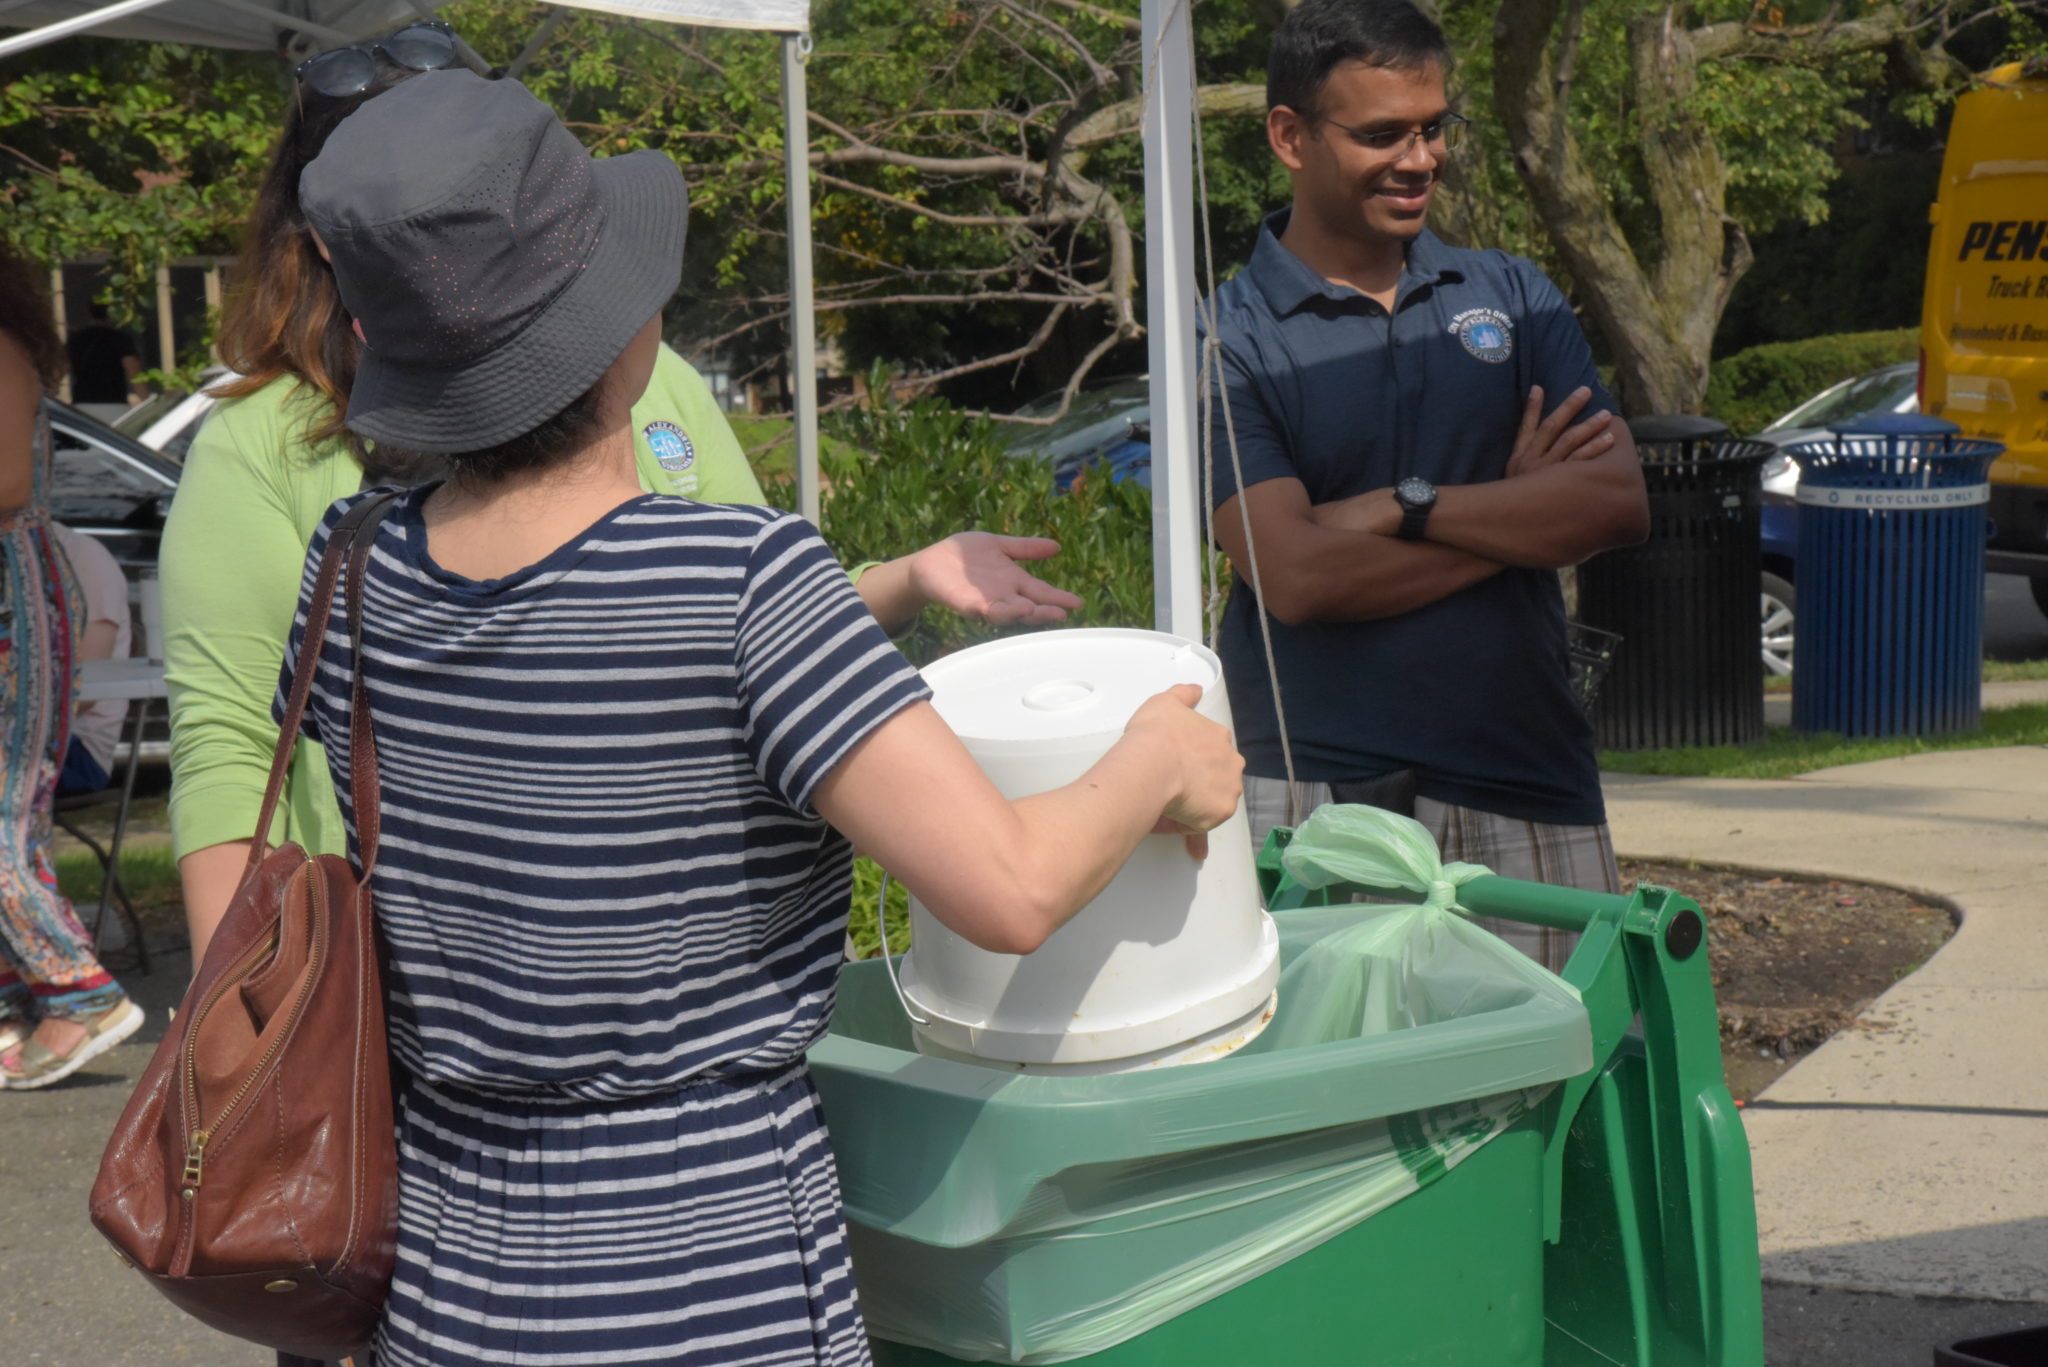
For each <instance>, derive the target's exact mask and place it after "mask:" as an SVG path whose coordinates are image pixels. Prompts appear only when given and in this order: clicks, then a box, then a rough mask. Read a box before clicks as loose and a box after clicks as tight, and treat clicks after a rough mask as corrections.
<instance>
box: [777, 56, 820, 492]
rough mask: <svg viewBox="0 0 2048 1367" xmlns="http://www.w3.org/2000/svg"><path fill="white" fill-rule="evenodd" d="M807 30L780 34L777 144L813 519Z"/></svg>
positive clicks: (804, 473) (804, 477)
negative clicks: (779, 133) (780, 157)
mask: <svg viewBox="0 0 2048 1367" xmlns="http://www.w3.org/2000/svg"><path fill="white" fill-rule="evenodd" d="M810 48H811V37H810V35H809V34H808V33H785V34H783V35H782V145H783V156H784V157H785V158H786V161H785V165H784V170H785V173H786V175H787V178H788V182H789V191H788V195H787V199H788V203H789V395H790V404H791V406H792V407H793V408H794V410H795V418H796V510H797V511H798V512H799V513H801V514H803V515H804V516H805V517H806V518H808V519H810V521H811V524H812V525H813V526H819V525H822V524H821V523H820V522H819V507H818V320H817V314H816V312H815V310H814V309H813V308H812V303H811V135H810V111H809V100H808V98H807V96H806V92H805V89H804V59H805V58H806V57H807V56H808V55H809V53H810Z"/></svg>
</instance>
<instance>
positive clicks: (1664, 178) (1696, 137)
mask: <svg viewBox="0 0 2048 1367" xmlns="http://www.w3.org/2000/svg"><path fill="white" fill-rule="evenodd" d="M1583 11H1584V0H1573V3H1572V4H1571V5H1570V6H1569V8H1567V6H1566V4H1565V3H1564V0H1504V3H1503V4H1502V5H1501V6H1500V10H1499V13H1498V17H1497V18H1496V19H1495V23H1494V42H1493V47H1494V91H1493V94H1494V110H1495V113H1496V114H1497V115H1498V116H1499V118H1500V121H1501V124H1502V126H1503V127H1504V128H1505V129H1506V130H1507V134H1508V137H1509V140H1510V146H1511V148H1512V150H1513V152H1514V160H1515V169H1516V170H1517V171H1518V172H1519V173H1520V175H1521V177H1522V181H1523V184H1524V185H1526V186H1527V187H1528V190H1529V196H1530V199H1531V201H1532V202H1533V204H1534V206H1535V209H1536V213H1537V216H1538V217H1539V218H1540V219H1541V220H1542V222H1543V226H1544V229H1545V231H1546V232H1547V233H1548V234H1549V236H1550V239H1551V241H1552V242H1553V243H1554V244H1555V245H1556V247H1557V251H1558V255H1559V256H1560V257H1561V258H1562V259H1563V260H1564V263H1565V265H1566V267H1567V268H1568V269H1569V270H1570V271H1571V274H1572V279H1573V281H1574V282H1575V283H1576V285H1577V286H1578V292H1579V295H1580V297H1581V299H1582V300H1583V302H1584V304H1585V307H1586V311H1587V312H1588V313H1589V314H1591V315H1592V318H1593V322H1594V324H1595V326H1597V327H1598V328H1599V329H1600V333H1601V335H1602V337H1603V338H1604V339H1605V340H1606V342H1607V344H1608V348H1609V350H1610V351H1611V352H1612V353H1613V355H1614V362H1615V389H1616V390H1617V393H1616V396H1615V397H1616V398H1617V399H1618V400H1619V401H1620V403H1621V406H1622V409H1623V411H1624V412H1627V413H1636V414H1639V413H1695V412H1698V411H1699V408H1700V405H1701V402H1702V401H1703V400H1704V399H1705V397H1706V391H1707V363H1708V358H1709V356H1710V354H1711V349H1712V346H1713V339H1714V328H1715V326H1716V325H1717V324H1718V323H1719V322H1720V320H1721V310H1722V309H1723V308H1724V307H1725V306H1726V305H1727V302H1728V291H1729V290H1730V289H1731V288H1732V287H1733V285H1734V283H1735V281H1736V280H1737V279H1739V278H1740V277H1741V274H1742V272H1743V271H1744V270H1746V269H1747V268H1748V265H1749V245H1748V242H1747V241H1746V240H1744V239H1743V238H1742V237H1741V234H1740V230H1739V229H1734V228H1733V225H1732V224H1731V222H1730V221H1729V219H1728V217H1727V215H1726V214H1725V213H1724V212H1723V202H1724V194H1725V191H1726V186H1727V172H1726V169H1725V167H1723V165H1722V163H1721V158H1720V153H1719V152H1718V151H1717V150H1716V149H1715V147H1714V144H1713V141H1712V139H1711V138H1709V137H1708V136H1707V135H1706V133H1705V131H1704V130H1703V129H1701V128H1700V127H1699V126H1698V123H1697V121H1696V120H1694V119H1693V118H1691V116H1690V115H1688V114H1687V112H1686V111H1685V108H1684V103H1683V102H1684V99H1685V97H1686V96H1687V95H1688V94H1689V93H1690V91H1691V88H1692V80H1693V65H1692V62H1693V58H1692V53H1691V49H1690V45H1689V43H1688V42H1687V41H1686V36H1685V34H1684V31H1683V30H1682V29H1680V28H1679V27H1678V26H1677V25H1676V23H1675V22H1673V21H1672V19H1671V16H1670V15H1669V14H1668V13H1666V14H1662V15H1654V14H1653V15H1649V16H1645V17H1644V18H1643V19H1640V20H1638V21H1637V22H1636V23H1635V24H1633V25H1631V28H1630V59H1631V62H1632V63H1633V64H1634V66H1635V69H1634V72H1633V75H1634V79H1635V85H1636V93H1637V97H1638V100H1639V101H1640V102H1641V104H1642V106H1643V122H1644V132H1645V138H1644V147H1643V160H1644V164H1645V166H1646V168H1647V169H1648V172H1649V177H1650V182H1651V187H1652V198H1653V202H1654V204H1655V207H1656V210H1657V214H1658V218H1659V220H1660V223H1659V226H1660V229H1661V233H1660V245H1661V251H1660V254H1659V256H1658V259H1657V260H1656V261H1655V262H1654V263H1653V264H1651V265H1649V266H1647V267H1646V266H1645V264H1644V262H1643V261H1642V260H1641V259H1639V258H1638V256H1637V254H1636V252H1635V249H1634V248H1633V247H1631V246H1630V245H1629V241H1628V238H1627V237H1626V236H1625V235H1624V234H1623V233H1622V230H1621V224H1620V223H1619V222H1618V221H1617V220H1616V218H1615V216H1614V213H1613V210H1612V209H1610V208H1609V207H1608V204H1607V202H1606V200H1605V198H1604V197H1603V196H1602V194H1601V192H1600V186H1599V183H1598V182H1597V181H1596V180H1595V179H1594V177H1593V173H1592V169H1591V168H1590V167H1589V166H1588V165H1587V163H1586V158H1585V155H1584V153H1583V151H1582V150H1581V149H1580V147H1579V144H1578V140H1577V139H1576V138H1575V137H1574V136H1573V134H1572V131H1571V126H1570V122H1569V118H1568V101H1569V97H1570V93H1571V77H1572V66H1573V63H1574V62H1575V61H1576V58H1577V49H1578V30H1579V22H1580V18H1581V16H1582V14H1583ZM1560 21H1562V23H1560ZM1731 236H1732V241H1733V243H1734V248H1733V250H1731V249H1730V242H1731Z"/></svg>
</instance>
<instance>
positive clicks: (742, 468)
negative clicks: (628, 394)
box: [633, 343, 768, 504]
mask: <svg viewBox="0 0 2048 1367" xmlns="http://www.w3.org/2000/svg"><path fill="white" fill-rule="evenodd" d="M633 454H634V456H635V457H636V458H637V459H638V461H639V466H640V485H641V487H642V488H644V489H647V490H648V491H650V492H652V493H661V494H680V495H682V496H683V497H684V498H694V499H696V500H697V501H698V502H700V503H756V504H759V503H766V502H767V501H768V500H767V498H766V497H764V496H763V495H762V493H761V484H760V481H758V480H757V479H755V478H754V469H753V467H752V466H751V465H749V464H748V463H747V455H746V452H745V451H743V450H741V449H740V441H739V438H738V437H736V436H734V435H733V431H732V425H731V424H730V423H728V422H726V420H725V414H724V412H722V411H721V410H720V409H719V407H718V400H717V399H715V398H714V397H712V394H711V386H710V385H708V384H706V383H704V377H703V376H702V375H699V374H698V373H697V371H696V369H695V368H694V367H692V366H691V364H690V363H689V362H688V361H686V360H684V359H683V358H682V357H681V356H679V355H677V354H676V353H675V352H674V351H672V350H671V349H670V348H669V346H668V344H667V343H663V344H662V348H661V352H660V354H659V355H658V356H657V357H656V358H655V362H654V375H653V377H652V378H650V379H649V380H648V382H647V392H646V393H645V394H642V395H641V396H640V402H638V403H636V404H634V405H633Z"/></svg>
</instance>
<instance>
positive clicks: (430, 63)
mask: <svg viewBox="0 0 2048 1367" xmlns="http://www.w3.org/2000/svg"><path fill="white" fill-rule="evenodd" d="M380 52H381V53H383V54H384V58H385V60H386V61H388V62H390V63H391V64H392V65H393V66H401V67H404V68H405V69H406V70H408V71H441V70H444V69H446V68H447V67H450V66H453V65H454V64H455V30H454V29H452V28H450V27H448V25H446V24H444V23H442V22H440V21H439V20H438V19H423V20H420V21H418V22H416V23H411V24H407V25H406V26H405V27H404V28H401V29H397V30H395V31H394V32H391V33H387V34H386V35H384V36H383V37H382V38H371V39H368V40H366V41H364V42H360V43H351V44H349V45H348V46H347V47H337V48H329V49H328V50H327V51H325V52H316V53H314V54H313V55H312V56H311V57H308V58H307V59H306V60H305V61H303V62H300V63H299V65H298V69H297V70H296V71H295V72H294V73H293V74H294V75H296V76H297V77H298V79H299V81H300V82H301V83H302V84H304V85H305V86H307V87H309V88H310V89H312V90H314V91H317V92H318V93H320V94H322V95H327V96H342V95H360V94H362V93H363V92H364V91H365V90H368V89H369V88H370V82H372V81H374V80H375V79H377V54H378V53H380Z"/></svg>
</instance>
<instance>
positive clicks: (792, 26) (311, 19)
mask: <svg viewBox="0 0 2048 1367" xmlns="http://www.w3.org/2000/svg"><path fill="white" fill-rule="evenodd" d="M560 2H561V3H565V4H567V5H568V6H569V7H570V8H572V9H589V10H602V11H604V12H605V13H607V14H619V15H625V16H628V17H630V18H635V19H652V20H655V21H656V22H659V23H666V24H710V25H714V26H716V27H720V28H750V29H768V30H773V31H776V32H782V33H793V32H802V31H804V30H806V29H808V28H809V27H810V22H811V17H810V10H811V5H810V0H605V3H600V4H593V3H589V2H588V0H560ZM107 3H108V0H28V3H26V4H13V5H10V4H9V3H8V0H0V28H16V29H34V28H41V27H43V26H44V25H46V24H54V23H57V22H59V21H61V20H65V19H72V18H76V17H78V16H79V15H82V14H86V13H89V12H91V11H92V10H96V9H100V8H103V7H104V6H105V5H106V4H107ZM430 8H432V7H431V6H429V5H425V4H420V5H415V4H411V3H408V0H166V3H164V4H162V5H158V6H155V7H153V8H151V9H146V10H143V11H141V12H140V13H137V14H131V15H128V16H126V17H125V18H121V19H116V20H113V21H111V22H109V23H106V24H100V25H95V26H94V27H93V28H92V30H91V32H92V33H93V34H94V35H95V36H97V37H104V38H138V39H143V40H146V41H150V42H160V43H190V44H193V45H195V46H200V47H227V48H246V49H253V50H257V51H266V52H267V51H269V50H271V49H273V48H275V47H276V46H277V34H278V32H279V31H280V30H283V29H293V30H297V31H299V32H302V33H307V34H311V35H312V36H313V37H314V38H316V39H317V40H318V41H317V42H316V43H315V46H316V47H329V46H333V45H335V44H338V43H343V42H353V41H355V40H357V39H361V38H371V37H376V36H377V35H380V34H384V33H389V32H390V31H391V30H392V29H394V28H397V27H398V26H399V25H400V24H403V23H404V22H405V21H406V20H407V19H412V18H418V17H419V16H420V15H421V14H422V12H424V11H426V10H428V9H430Z"/></svg>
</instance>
